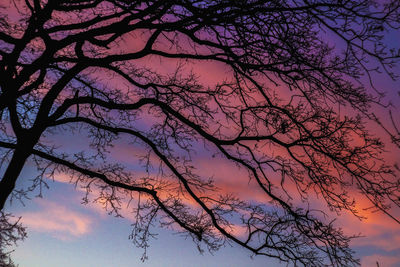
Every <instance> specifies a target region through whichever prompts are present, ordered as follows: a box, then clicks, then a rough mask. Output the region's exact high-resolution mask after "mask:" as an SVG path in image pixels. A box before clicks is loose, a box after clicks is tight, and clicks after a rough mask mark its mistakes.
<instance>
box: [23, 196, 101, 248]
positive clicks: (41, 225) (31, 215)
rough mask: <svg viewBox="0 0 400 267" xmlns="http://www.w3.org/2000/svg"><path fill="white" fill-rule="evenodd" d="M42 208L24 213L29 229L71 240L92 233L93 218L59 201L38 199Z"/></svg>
mask: <svg viewBox="0 0 400 267" xmlns="http://www.w3.org/2000/svg"><path fill="white" fill-rule="evenodd" d="M37 202H38V204H39V206H40V210H39V211H36V212H26V213H22V214H21V215H22V222H23V224H24V225H25V226H27V227H28V228H29V229H32V230H34V231H38V232H45V233H50V234H51V235H52V236H54V237H56V238H59V239H62V240H70V239H72V238H76V237H80V236H83V235H86V234H88V233H90V231H91V229H92V224H93V219H92V218H90V217H89V216H88V215H85V214H83V213H80V212H77V211H74V210H72V209H71V208H69V207H67V206H64V205H62V204H59V203H55V202H49V201H45V200H38V201H37Z"/></svg>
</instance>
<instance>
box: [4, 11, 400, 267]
mask: <svg viewBox="0 0 400 267" xmlns="http://www.w3.org/2000/svg"><path fill="white" fill-rule="evenodd" d="M9 8H10V16H11V17H12V16H13V15H15V14H16V11H15V10H14V9H13V7H11V6H10V7H9ZM15 16H16V15H15ZM147 37H148V36H146V34H145V33H143V32H141V33H140V34H138V35H134V34H132V35H129V36H127V37H125V38H121V39H123V40H119V42H120V45H118V46H117V47H113V48H112V49H111V50H113V49H114V50H113V51H112V52H116V51H117V50H118V49H120V50H121V51H125V52H126V50H128V49H131V50H132V51H137V50H139V49H140V48H141V47H142V46H143V45H144V43H145V41H146V40H147ZM165 38H166V37H165ZM326 38H327V41H328V42H329V43H330V44H332V45H335V46H336V48H337V49H340V48H341V44H336V39H335V38H333V37H332V38H331V37H330V36H326ZM165 42H166V41H165V39H164V40H161V41H160V42H159V43H157V44H155V46H157V45H159V46H160V47H162V46H163V45H165ZM386 42H387V44H388V46H389V47H396V46H397V47H398V44H399V43H400V34H398V32H397V33H394V32H388V33H387V37H386ZM39 46H40V45H39ZM182 46H185V44H184V42H183V43H182ZM188 47H189V46H188ZM135 64H137V66H140V67H141V68H146V67H147V68H151V69H152V70H153V71H155V72H157V73H162V74H167V73H171V72H173V71H174V70H175V69H176V67H177V66H178V65H179V63H178V61H177V60H172V59H160V57H152V56H151V57H149V56H147V57H144V58H140V59H139V60H137V61H135ZM135 66H136V65H135ZM190 68H192V69H193V71H194V72H195V74H196V75H197V77H198V78H199V80H200V81H201V82H202V84H203V85H204V86H211V87H212V86H215V85H216V84H217V83H218V82H220V81H222V80H225V79H228V78H229V77H230V76H231V75H232V72H231V71H230V70H229V69H228V68H227V67H226V66H224V65H222V63H215V62H210V61H207V62H202V64H198V63H197V62H193V61H190V60H188V61H187V65H185V67H183V70H184V71H186V73H188V70H189V69H190ZM395 72H396V73H397V74H398V75H400V64H399V66H397V68H396V69H395ZM90 75H92V76H91V77H95V78H97V80H96V83H98V84H101V85H104V84H106V85H107V86H109V87H115V88H125V87H127V85H126V83H125V82H124V81H123V80H122V78H115V77H114V79H110V77H109V76H108V75H107V73H105V72H102V71H94V72H93V73H91V74H90ZM372 78H373V80H374V84H375V87H376V88H377V89H378V90H380V91H382V92H386V96H385V97H384V98H383V100H382V103H384V104H389V103H391V104H393V105H392V106H390V109H391V110H392V112H393V119H394V122H395V123H396V124H397V125H398V126H399V127H400V116H399V114H400V105H399V104H398V103H400V80H397V81H393V80H391V79H390V78H389V77H388V76H387V75H386V74H379V75H378V74H374V76H373V77H372ZM364 80H365V81H367V79H366V78H365V79H364ZM271 84H272V83H271ZM367 87H368V86H367ZM275 89H276V88H275ZM123 90H125V89H121V91H123ZM279 90H281V91H279ZM284 90H287V88H286V89H285V88H281V89H279V88H278V89H276V90H273V91H274V92H280V93H282V92H283V91H284ZM370 90H371V92H372V89H370ZM282 94H284V93H282ZM138 95H139V94H138ZM290 96H291V95H290ZM288 97H289V95H288ZM282 98H284V95H282ZM372 107H373V109H374V110H373V111H374V113H375V114H376V115H377V116H379V117H380V118H381V119H382V121H383V123H384V124H385V126H387V127H388V128H390V129H392V128H391V122H390V121H389V116H388V113H387V109H386V108H384V107H378V106H377V105H376V106H372ZM146 112H147V113H146ZM77 113H78V112H77ZM143 114H144V115H143V117H141V119H140V120H138V121H137V122H136V121H135V123H137V124H138V129H140V130H142V129H148V128H150V126H151V125H152V123H153V122H154V121H155V120H157V118H153V117H151V115H154V113H153V114H152V113H150V112H149V111H148V110H145V109H144V108H143ZM77 116H78V114H77ZM158 119H159V118H158ZM152 120H154V121H152ZM367 127H368V129H369V131H371V132H372V133H374V134H375V135H377V136H380V137H382V139H383V140H384V141H385V142H386V151H387V153H385V154H384V155H383V157H384V158H383V160H384V161H385V162H386V163H388V164H400V157H399V155H400V153H399V152H400V151H399V149H398V148H397V147H396V146H395V145H393V144H392V143H391V142H390V139H389V137H388V136H387V135H386V134H385V132H384V131H383V130H382V129H380V128H379V127H377V125H376V124H374V123H372V122H371V123H370V124H368V125H367ZM78 128H79V127H78ZM81 128H82V129H81ZM81 128H79V129H78V130H76V131H75V132H73V131H67V130H66V131H64V130H59V131H58V132H56V133H55V134H54V135H51V134H50V135H49V136H50V137H46V138H47V139H46V140H45V142H47V143H48V144H56V145H57V148H56V149H55V150H56V152H59V151H66V152H71V154H72V153H74V152H77V151H80V150H85V149H86V148H87V147H89V145H88V141H87V134H88V132H87V129H85V128H84V127H81ZM210 128H211V127H210ZM49 146H50V145H49ZM210 146H211V145H210ZM193 148H195V149H194V150H195V152H194V153H193V158H192V160H193V163H194V165H195V167H196V170H197V174H199V175H200V176H201V177H212V178H213V179H214V180H215V181H216V183H217V185H218V187H219V188H220V189H221V192H229V193H233V194H235V195H237V196H238V197H240V199H243V200H246V201H249V202H252V203H265V202H266V201H268V200H266V199H265V198H266V197H265V194H264V193H263V192H261V190H260V188H258V186H257V184H255V182H254V181H253V180H252V181H250V180H249V178H248V174H247V172H246V171H245V170H243V169H239V168H236V167H235V165H234V164H231V162H228V160H226V159H224V158H223V157H222V156H216V157H214V156H212V157H211V154H213V153H212V152H213V151H212V149H211V150H207V149H208V148H205V145H203V143H201V142H198V143H195V144H193ZM270 148H271V152H270V153H271V154H272V155H274V156H279V155H280V154H283V153H284V152H285V151H284V152H282V151H280V150H279V149H277V147H274V146H271V147H270ZM109 149H110V151H109V160H110V162H111V163H112V162H118V163H121V164H123V165H124V166H125V167H126V169H127V170H129V171H131V172H132V173H134V174H135V178H134V179H137V178H138V177H141V176H142V175H143V177H144V176H145V175H146V172H145V171H144V170H143V166H140V162H139V160H138V158H139V157H140V156H143V155H144V154H146V151H145V149H144V148H143V147H141V146H140V145H139V144H137V143H136V144H134V143H133V142H131V141H130V140H129V139H128V138H127V137H126V136H124V135H122V137H121V138H120V139H118V140H117V141H115V144H114V146H113V147H110V148H109ZM214 149H215V148H214ZM210 151H211V152H210ZM149 157H150V156H149ZM107 159H108V158H107ZM2 172H3V170H2ZM2 172H1V174H2ZM154 172H155V171H154ZM279 174H280V173H278V175H279ZM147 175H148V176H151V175H153V173H147ZM36 176H37V170H36V167H35V164H34V163H33V162H32V160H28V162H27V164H26V165H25V167H24V169H23V171H22V173H21V175H20V178H19V179H18V180H17V185H16V190H19V189H21V190H26V189H27V188H29V187H30V186H31V184H32V179H33V178H35V177H36ZM163 178H164V177H163ZM165 179H166V180H168V179H170V178H165ZM397 179H398V177H397ZM271 180H272V181H274V174H271ZM45 181H46V182H47V184H48V185H49V188H45V187H44V188H43V190H42V197H36V196H37V195H38V194H39V191H38V190H39V189H38V188H36V189H35V191H34V192H30V193H29V198H30V199H25V200H23V201H22V202H21V201H19V200H15V199H14V200H13V201H12V202H11V203H10V202H9V201H8V202H7V204H6V208H5V211H6V212H10V213H12V214H13V215H14V216H16V217H21V223H22V224H23V226H25V227H26V228H27V233H28V237H27V238H26V239H25V240H24V241H22V242H19V243H18V245H17V246H16V247H15V248H14V249H15V251H14V252H13V253H12V257H11V258H12V259H13V260H14V261H15V263H17V264H19V265H20V267H64V266H65V267H67V266H74V267H87V266H88V267H92V266H93V267H95V266H96V267H97V266H99V267H100V266H118V267H128V266H143V267H145V266H160V267H162V266H171V267H172V266H174V267H175V266H177V267H180V266H182V267H185V266H194V267H197V266H199V267H201V266H221V267H225V266H226V267H228V266H229V267H231V266H238V267H241V266H271V267H275V266H276V267H280V266H286V263H282V262H279V261H277V260H274V259H271V258H267V257H264V256H254V255H252V254H251V253H250V252H249V251H246V250H245V249H244V248H242V247H239V246H238V245H235V244H232V245H231V244H226V246H224V247H222V248H221V249H220V250H219V251H217V252H215V253H213V254H211V253H210V252H208V251H207V249H206V248H205V250H206V251H205V252H204V253H203V254H200V253H199V251H198V249H197V248H196V245H195V243H194V242H193V241H192V240H191V239H190V238H188V237H187V236H183V235H181V234H179V233H177V231H173V229H161V228H160V227H159V225H158V224H157V222H155V223H154V226H153V228H152V231H153V233H156V234H157V236H156V238H153V239H151V240H150V247H149V248H148V250H147V256H148V259H147V260H145V261H144V262H142V261H141V257H142V255H143V253H144V250H143V249H141V248H137V247H135V245H134V244H133V243H132V241H131V240H129V235H130V233H131V231H132V226H131V224H132V223H134V221H135V215H134V214H132V212H131V210H130V208H131V207H130V206H129V203H128V202H124V203H123V204H122V207H121V208H122V209H121V214H122V216H123V217H124V218H119V217H115V216H113V215H109V214H107V211H106V210H105V209H104V207H102V205H101V204H99V203H98V202H95V201H94V199H95V198H96V193H99V191H96V189H94V191H93V192H91V194H90V195H89V203H87V204H83V203H82V202H83V200H82V199H83V198H84V197H85V189H83V188H82V184H80V183H79V184H77V185H76V186H75V185H74V184H71V183H70V177H69V176H68V175H67V174H65V173H55V175H54V177H51V178H50V179H48V178H47V177H46V178H45ZM277 181H279V180H275V182H277ZM176 183H178V182H176ZM282 184H283V182H282ZM288 184H289V185H288ZM288 184H286V185H287V188H289V190H293V192H295V189H294V187H291V185H290V182H288ZM292 186H293V185H292ZM349 190H353V191H350V193H349V195H351V196H352V197H354V198H355V199H356V201H357V209H358V210H359V212H360V215H362V216H365V217H366V218H365V219H364V220H359V219H357V218H356V217H354V216H353V215H352V214H350V213H349V212H347V211H343V212H342V213H341V214H340V215H339V216H338V217H337V221H336V222H335V223H336V226H339V227H341V228H342V230H343V232H344V233H346V234H348V235H353V234H360V235H361V237H359V238H356V239H354V240H353V241H352V242H351V248H352V249H353V250H354V251H355V252H356V253H355V255H356V257H357V258H360V259H361V265H362V266H366V267H369V266H371V267H372V266H376V263H377V262H379V266H381V267H396V266H400V225H399V224H398V223H396V222H395V221H394V220H392V219H390V218H389V217H388V216H387V215H385V214H383V213H381V212H372V211H371V210H366V208H368V207H369V206H370V203H369V202H368V201H367V200H366V199H365V198H363V197H362V196H360V195H359V193H357V192H356V191H355V190H354V189H352V188H349ZM160 195H161V196H162V193H160ZM162 197H163V196H162ZM310 200H311V201H310V202H312V203H311V204H312V205H313V206H312V207H313V208H319V209H321V210H324V211H326V213H327V214H329V215H330V216H331V217H330V218H331V219H332V218H335V216H337V215H335V214H334V213H332V212H330V211H329V210H328V208H327V206H326V204H325V203H324V202H323V201H322V200H321V199H319V198H317V197H314V196H310ZM185 201H186V202H185V204H187V206H188V207H191V208H193V209H194V208H195V207H196V206H195V204H193V203H192V202H194V201H193V200H192V199H188V198H187V199H185ZM271 202H272V201H271ZM293 202H294V203H295V205H297V204H298V206H301V204H299V203H300V202H299V201H298V199H296V197H294V199H293ZM196 205H197V203H196ZM392 212H393V214H395V215H397V216H398V217H399V216H400V210H399V209H395V210H392ZM172 228H174V230H178V231H179V229H180V228H178V226H176V225H173V226H172ZM233 228H234V229H233V230H232V232H235V233H238V235H240V233H241V231H244V230H243V228H240V227H239V226H238V227H237V228H235V227H233Z"/></svg>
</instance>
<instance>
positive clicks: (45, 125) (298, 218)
mask: <svg viewBox="0 0 400 267" xmlns="http://www.w3.org/2000/svg"><path fill="white" fill-rule="evenodd" d="M4 2H6V3H4ZM383 2H384V1H372V0H371V1H356V0H337V1H324V0H291V1H279V0H270V1H265V0H264V1H261V0H251V1H232V0H214V1H195V0H177V1H169V0H162V1H161V0H160V1H131V0H129V1H128V0H25V1H22V0H21V1H18V0H13V1H9V2H7V1H3V2H2V5H3V6H2V7H0V8H1V11H0V14H1V17H0V28H1V31H0V57H1V58H0V77H1V79H0V88H1V95H0V116H1V124H0V125H1V132H0V147H1V150H0V151H1V153H2V161H1V170H2V172H1V173H2V175H3V177H2V179H1V181H0V184H1V185H0V188H1V194H0V204H1V209H3V207H4V204H5V202H6V200H7V199H8V198H12V197H14V198H23V197H24V196H26V194H28V193H29V191H32V190H37V188H41V187H42V186H43V185H45V186H46V185H47V184H46V179H47V178H49V177H50V178H51V177H54V176H55V175H57V174H59V173H64V174H68V175H69V176H70V177H71V183H75V184H77V185H80V186H84V187H85V188H86V190H87V197H86V199H87V200H88V199H89V197H91V195H92V194H94V193H91V192H95V193H96V194H98V195H96V196H94V198H95V199H96V200H97V201H98V202H100V203H102V204H103V205H104V206H105V208H106V209H108V211H109V212H110V213H113V214H115V215H120V209H121V207H122V206H123V205H125V204H123V203H124V202H123V201H124V200H131V201H133V202H134V203H135V204H136V205H135V207H134V208H132V212H134V213H135V214H136V222H135V224H134V225H133V226H134V229H133V232H132V236H131V237H132V239H133V240H134V242H135V243H136V245H138V246H139V247H143V248H146V247H147V246H148V239H149V237H151V235H152V233H151V231H150V226H151V225H152V224H153V223H154V222H156V221H158V222H159V223H160V225H161V226H163V227H174V229H177V228H178V231H182V232H183V233H184V234H187V235H189V236H191V237H192V238H193V241H194V242H196V243H197V244H198V247H199V249H200V250H202V249H203V248H204V247H205V248H207V249H209V250H211V251H213V250H217V249H218V248H220V247H221V246H222V245H224V244H226V243H235V244H237V245H239V246H242V247H243V248H245V249H247V250H249V251H250V252H251V253H254V254H256V255H265V256H268V257H274V258H277V259H279V260H281V261H283V262H288V263H292V264H295V265H304V266H322V265H324V264H329V265H332V266H351V265H357V264H358V263H359V261H358V260H357V259H355V258H354V257H353V254H352V250H351V249H350V247H349V241H350V240H351V238H352V237H349V236H346V235H345V234H343V232H342V231H341V229H339V228H336V226H335V224H334V219H335V218H332V217H330V216H328V214H325V213H324V211H323V210H324V208H321V207H319V208H318V207H315V205H313V203H311V202H312V201H311V200H312V199H313V197H314V196H318V197H319V198H320V199H323V200H324V203H325V205H326V206H327V207H328V208H329V209H330V210H331V211H334V212H338V213H339V212H340V211H343V210H345V211H350V212H352V213H353V214H354V215H355V216H361V215H360V214H358V212H357V209H356V207H355V204H356V203H355V200H354V196H353V195H351V194H349V193H348V192H349V191H350V192H358V193H359V194H361V195H363V196H364V197H366V198H367V199H368V200H369V201H370V203H371V206H372V207H374V208H376V209H378V210H380V211H382V212H384V213H386V214H387V215H388V216H390V217H391V218H392V219H393V220H396V221H397V222H399V219H398V218H396V217H395V216H394V215H392V213H391V212H390V207H391V205H392V206H393V205H394V206H395V207H399V204H400V198H399V197H400V193H399V192H400V181H399V178H398V176H396V173H395V172H396V169H395V168H392V166H390V165H387V164H385V162H384V161H383V160H382V159H383V156H382V155H383V154H382V153H383V152H384V144H383V142H382V141H381V140H380V139H379V138H377V137H374V136H373V135H371V134H370V133H369V132H368V131H367V129H366V125H365V123H366V122H367V121H369V120H371V119H372V120H373V119H374V117H373V114H372V113H371V112H370V111H369V108H370V107H371V105H380V104H381V103H380V101H381V94H380V93H379V92H378V91H377V93H373V92H372V93H371V92H370V91H369V90H368V88H370V87H373V86H374V84H373V75H374V72H379V71H384V72H386V73H387V75H389V76H390V77H392V78H395V74H394V73H393V72H392V71H391V70H392V67H393V66H394V64H395V63H396V60H397V59H398V58H399V53H398V52H397V51H396V50H393V49H391V48H390V47H386V46H385V43H384V40H383V37H384V32H386V31H398V28H399V26H400V17H399V16H400V12H399V11H400V8H399V6H400V3H399V1H396V0H393V1H387V2H385V3H383ZM327 36H329V38H327ZM334 43H336V44H337V45H336V47H335V45H334ZM159 62H162V63H163V64H164V63H165V62H174V64H176V65H175V66H176V67H174V69H173V70H171V69H170V67H165V66H164V68H163V67H162V66H161V67H155V65H156V64H158V63H159ZM210 62H212V63H215V64H219V66H222V67H221V68H224V69H225V71H226V73H227V77H226V78H223V79H221V80H220V81H219V82H217V83H215V84H212V85H210V84H207V81H205V80H204V79H200V78H199V74H198V73H196V70H197V68H198V67H199V66H200V65H201V64H210ZM153 63H154V65H152V64H153ZM169 66H170V65H169ZM104 77H107V78H106V79H105V78H104ZM365 77H370V78H371V83H369V84H363V83H362V82H361V81H362V79H363V78H365ZM375 89H376V88H375ZM79 130H80V131H81V133H85V134H86V135H87V140H88V143H89V144H90V147H89V148H88V149H85V151H71V149H70V148H66V147H65V146H61V147H60V145H59V144H57V143H54V142H55V141H54V140H57V138H56V137H57V136H58V137H59V136H62V135H67V134H69V135H70V134H71V132H75V131H79ZM115 142H126V143H127V144H136V145H139V146H141V147H142V148H143V149H145V151H146V153H144V155H142V156H141V158H140V160H141V162H142V164H143V168H144V170H146V171H147V175H144V176H141V177H138V176H137V175H135V171H134V170H132V169H129V168H128V167H127V166H126V164H124V163H123V162H115V160H114V159H113V158H112V157H111V156H110V154H111V152H110V151H111V150H112V145H113V144H115ZM200 146H204V150H205V151H206V152H207V153H209V157H210V159H211V158H214V157H215V158H217V159H221V160H222V159H224V160H225V161H226V162H230V163H231V164H232V166H234V167H238V168H240V169H241V170H245V171H246V173H247V174H248V175H247V176H246V177H235V179H246V180H248V179H249V180H250V181H251V182H252V183H255V184H256V185H257V187H258V189H257V190H259V191H260V192H261V193H262V194H263V200H262V201H260V200H259V199H258V200H257V201H255V200H248V199H241V198H239V197H237V196H235V195H234V194H225V191H224V190H222V189H219V188H218V186H217V184H218V179H215V181H213V180H212V179H211V178H209V177H205V176H204V175H202V174H201V172H200V171H199V169H198V168H196V161H195V160H192V159H193V157H194V156H195V154H196V150H197V149H198V148H199V147H200ZM202 149H203V148H202ZM206 152H205V153H206ZM27 160H29V161H31V162H33V163H35V164H36V166H37V169H38V176H37V177H36V178H34V179H33V184H32V187H30V188H28V189H26V190H14V188H15V183H16V181H17V179H18V177H19V175H20V172H21V170H22V168H23V167H24V165H25V164H26V162H27ZM235 227H242V228H243V229H245V231H243V232H245V233H244V234H243V233H238V231H235V230H234V229H235ZM144 257H146V255H144Z"/></svg>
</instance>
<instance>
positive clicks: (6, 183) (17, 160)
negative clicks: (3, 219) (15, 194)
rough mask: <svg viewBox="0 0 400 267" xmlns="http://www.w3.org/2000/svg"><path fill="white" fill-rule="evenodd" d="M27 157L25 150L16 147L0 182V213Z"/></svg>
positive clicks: (27, 153)
mask: <svg viewBox="0 0 400 267" xmlns="http://www.w3.org/2000/svg"><path fill="white" fill-rule="evenodd" d="M29 155H30V153H29V152H28V151H27V149H24V148H22V147H17V148H16V149H15V150H14V154H13V156H12V159H11V161H10V163H9V164H8V167H7V170H6V172H5V173H4V176H3V178H2V179H1V181H0V211H2V210H3V208H4V205H5V203H6V201H7V198H8V197H9V195H10V194H11V192H12V191H13V190H14V187H15V182H16V181H17V179H18V176H19V174H20V173H21V171H22V168H23V167H24V165H25V161H26V159H27V158H28V157H29Z"/></svg>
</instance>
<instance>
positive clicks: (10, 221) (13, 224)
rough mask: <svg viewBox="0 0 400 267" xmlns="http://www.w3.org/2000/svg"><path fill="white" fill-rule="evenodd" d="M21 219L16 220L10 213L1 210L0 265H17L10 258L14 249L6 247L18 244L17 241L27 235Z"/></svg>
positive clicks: (6, 266)
mask: <svg viewBox="0 0 400 267" xmlns="http://www.w3.org/2000/svg"><path fill="white" fill-rule="evenodd" d="M19 220H20V219H18V220H15V219H14V218H12V216H11V215H10V214H6V213H4V212H0V266H2V267H14V266H16V265H15V264H14V262H13V261H12V260H11V258H10V253H11V252H12V251H5V249H6V247H10V246H12V245H16V243H17V241H19V240H23V239H24V238H25V237H26V232H25V228H24V227H22V225H21V224H20V223H19Z"/></svg>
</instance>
